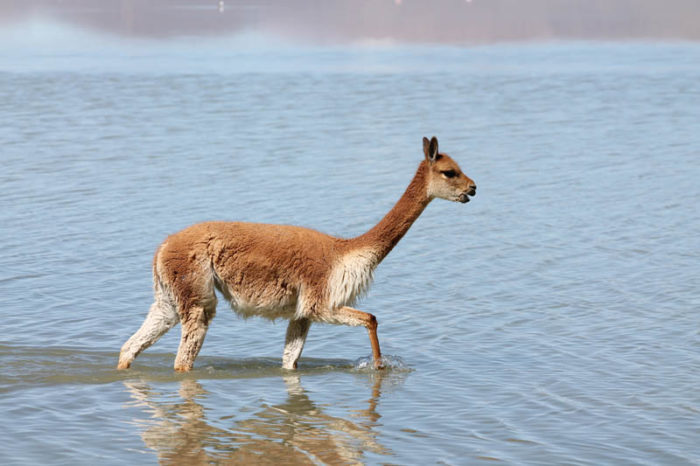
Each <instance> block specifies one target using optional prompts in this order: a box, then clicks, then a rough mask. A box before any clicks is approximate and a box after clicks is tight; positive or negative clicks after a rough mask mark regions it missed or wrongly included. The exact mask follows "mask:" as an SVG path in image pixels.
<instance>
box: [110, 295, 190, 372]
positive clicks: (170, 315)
mask: <svg viewBox="0 0 700 466" xmlns="http://www.w3.org/2000/svg"><path fill="white" fill-rule="evenodd" d="M179 321H180V319H179V318H178V315H177V312H176V311H175V309H173V308H172V307H171V306H169V305H167V304H165V303H162V302H158V301H156V302H155V303H153V304H152V305H151V309H150V310H149V311H148V315H147V316H146V320H144V321H143V324H141V328H139V329H138V330H137V331H136V333H134V334H133V335H132V336H131V338H129V339H128V340H127V341H126V343H124V345H123V346H122V349H121V351H120V353H119V364H118V365H117V369H128V368H129V366H131V363H132V362H133V360H134V359H135V358H136V356H138V355H139V354H140V353H141V352H142V351H143V350H145V349H146V348H148V347H149V346H151V345H152V344H153V343H155V342H156V341H158V339H159V338H160V337H162V336H163V334H165V332H167V331H168V330H170V329H171V328H173V327H174V326H175V325H176V324H177V323H178V322H179Z"/></svg>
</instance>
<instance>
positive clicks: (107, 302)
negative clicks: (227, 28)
mask: <svg viewBox="0 0 700 466" xmlns="http://www.w3.org/2000/svg"><path fill="white" fill-rule="evenodd" d="M36 27H37V28H39V29H40V31H43V32H42V34H46V36H47V37H48V38H49V39H50V38H51V37H53V36H52V34H56V33H55V29H56V28H58V29H59V30H60V32H61V33H60V34H58V35H57V36H56V37H62V38H66V37H67V38H68V39H66V40H64V41H63V42H61V41H51V40H48V39H46V38H43V37H44V36H42V35H41V34H38V35H37V37H39V39H37V40H36V41H35V42H31V43H28V44H27V43H24V42H21V41H19V42H18V39H17V34H16V33H7V34H5V35H0V38H1V39H3V41H2V46H1V47H0V48H1V49H2V52H3V53H2V54H0V57H2V58H0V102H1V103H2V107H1V108H2V110H1V111H0V142H1V143H2V144H1V146H0V147H1V148H0V157H1V160H2V170H1V171H0V246H1V247H2V251H3V252H2V254H1V255H0V313H2V322H3V326H2V329H3V332H2V339H1V340H0V365H1V367H2V375H0V393H2V396H1V397H0V410H2V411H3V412H4V413H5V416H4V419H5V422H4V423H3V425H2V432H3V438H4V439H6V440H7V439H10V440H11V441H5V442H3V443H2V446H0V461H1V462H2V463H3V464H27V463H51V464H63V463H70V464H76V463H77V464H95V463H97V462H99V463H100V464H116V463H119V464H123V463H138V464H153V463H157V462H162V463H166V464H167V463H183V462H185V461H187V462H190V463H193V464H198V463H206V462H244V461H246V462H249V461H256V462H279V461H284V462H286V463H319V462H320V463H332V464H334V463H357V462H365V463H403V464H406V463H414V464H415V463H443V464H464V463H468V464H476V463H479V462H489V463H491V462H502V463H506V464H543V463H546V464H553V463H559V464H561V463H566V464H602V463H636V464H697V463H699V462H700V448H699V447H698V446H697V439H698V434H700V394H699V392H698V390H697V387H698V386H700V375H699V374H700V372H699V371H698V370H697V369H698V366H699V365H700V356H699V355H700V336H699V332H698V318H697V316H698V309H700V266H699V265H698V259H699V254H700V252H699V251H700V210H699V209H698V207H697V206H698V202H699V201H700V187H699V186H700V185H699V184H698V179H699V175H700V131H698V122H699V121H700V46H698V45H694V44H634V45H630V44H580V43H561V44H550V45H545V44H542V45H527V46H515V45H500V46H489V47H464V48H460V47H408V46H405V47H404V46H396V47H383V48H372V47H354V46H347V47H334V48H313V47H290V46H287V47H275V46H274V44H272V45H270V44H268V45H266V46H265V47H263V48H260V49H256V50H252V51H251V50H250V48H249V43H248V42H246V41H245V40H243V41H242V42H241V41H240V40H239V39H236V40H234V39H231V40H228V39H227V40H224V39H221V40H220V41H217V40H215V39H209V40H207V41H204V42H203V43H200V44H198V46H194V45H193V44H192V43H191V41H185V40H181V41H180V40H177V39H173V40H170V41H125V40H119V39H116V38H105V37H97V36H93V35H91V34H89V33H85V32H80V31H73V30H64V29H61V28H63V27H60V28H59V27H58V26H51V27H47V26H46V25H44V26H41V25H40V26H36ZM41 28H45V30H44V29H41ZM52 31H53V32H52ZM42 41H43V42H42ZM433 134H435V135H437V136H438V137H439V139H440V144H441V149H442V150H444V151H445V152H447V153H449V154H451V155H452V156H453V157H454V158H455V159H456V160H457V161H459V162H460V164H461V166H462V168H463V169H464V171H465V172H466V173H467V174H468V175H469V176H470V177H472V178H473V179H475V181H476V182H477V184H478V186H479V194H478V196H476V197H475V198H474V200H473V201H472V202H471V203H469V204H467V205H461V204H452V203H448V202H444V201H435V202H434V203H433V204H431V205H430V206H429V208H428V209H427V211H426V212H425V213H424V214H423V215H422V217H421V218H420V219H419V220H418V221H417V222H416V224H415V225H414V226H413V228H412V229H411V231H409V233H408V234H407V236H406V237H405V238H404V239H403V240H402V242H401V243H399V245H398V246H397V248H396V249H395V250H394V251H393V252H392V253H391V254H390V255H389V256H388V258H387V259H386V260H385V262H384V263H383V264H382V265H381V266H380V267H379V268H378V269H377V274H376V280H375V284H374V286H373V288H372V290H371V291H370V293H369V295H368V296H367V297H366V298H365V299H364V300H363V302H362V303H360V305H359V306H358V307H360V308H361V309H364V310H366V311H368V312H372V313H374V314H376V315H377V317H378V320H379V323H380V327H379V337H380V342H381V344H382V349H383V351H384V352H385V353H386V354H387V355H389V358H390V361H391V362H392V364H391V367H390V369H389V370H387V371H385V372H380V373H378V372H375V371H372V370H368V369H366V368H364V369H363V368H362V367H363V360H362V359H361V358H363V357H366V356H367V355H368V354H369V353H370V347H369V341H368V339H367V336H366V332H365V331H364V330H362V329H357V328H347V327H333V326H328V325H314V326H313V327H312V329H311V332H310V335H309V339H308V342H307V345H306V348H305V350H304V354H303V356H302V360H301V362H300V370H299V371H298V373H297V374H290V373H287V372H284V371H282V370H281V369H280V368H279V365H280V363H281V351H282V344H283V339H284V331H285V325H284V322H281V321H280V322H277V323H270V322H267V321H263V320H258V319H249V320H242V319H238V318H237V317H235V315H233V314H232V313H231V312H230V311H229V310H228V309H227V308H226V306H225V305H224V303H223V302H220V304H219V310H218V315H217V317H216V319H215V320H214V321H213V323H212V326H211V328H210V330H209V333H208V336H207V340H206V342H205V345H204V348H203V350H202V353H201V355H200V357H199V358H198V359H197V362H196V369H195V370H194V371H193V372H192V373H190V374H186V375H181V374H175V373H173V371H172V363H173V358H174V352H175V350H176V348H177V343H178V338H179V332H178V330H177V329H175V330H174V331H172V332H170V333H169V334H167V335H166V336H165V337H163V338H162V339H161V340H160V341H159V342H158V343H157V344H156V345H155V346H154V347H152V348H150V349H149V350H147V351H146V352H145V353H144V354H142V355H141V356H140V357H139V358H138V359H137V360H136V362H135V363H134V367H133V369H131V370H129V371H122V372H119V371H116V370H115V365H116V358H117V354H118V350H119V347H120V346H121V344H122V343H123V342H124V341H125V340H126V339H127V338H128V337H129V336H130V335H131V333H133V332H134V331H135V330H136V329H137V328H138V326H139V325H140V323H141V321H142V319H143V317H144V316H145V312H146V311H147V309H148V306H149V305H150V300H151V283H150V280H151V278H150V261H151V257H152V254H153V251H154V250H155V248H156V246H157V245H158V244H159V243H160V241H162V240H163V239H164V237H165V236H166V235H168V234H170V233H172V232H175V231H177V230H179V229H181V228H183V227H185V226H187V225H189V224H191V223H194V222H198V221H203V220H211V219H222V220H248V221H260V222H275V223H290V224H299V225H304V226H308V227H313V228H317V229H320V230H322V231H325V232H328V233H332V234H338V235H341V236H352V235H356V234H359V233H361V232H363V231H365V230H366V229H368V228H369V227H370V226H371V225H373V224H374V223H375V222H377V221H378V220H379V219H380V218H381V217H382V215H383V214H384V213H385V212H386V211H388V210H389V209H390V208H391V206H392V205H393V203H394V202H395V201H396V200H397V199H398V197H399V196H400V194H401V193H402V192H403V189H404V188H405V186H406V185H407V184H408V181H409V180H410V178H411V176H412V175H413V172H414V170H415V167H416V166H417V163H418V162H419V161H420V159H421V157H422V155H421V142H420V141H421V137H422V136H424V135H427V136H430V135H433Z"/></svg>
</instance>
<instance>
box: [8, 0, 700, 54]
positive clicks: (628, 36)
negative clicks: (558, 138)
mask: <svg viewBox="0 0 700 466" xmlns="http://www.w3.org/2000/svg"><path fill="white" fill-rule="evenodd" d="M37 18H41V19H48V20H51V21H57V22H60V23H65V24H70V25H74V26H78V27H81V28H87V29H90V30H93V31H98V32H106V33H110V34H117V35H120V36H128V37H141V38H150V37H154V38H168V37H175V36H210V35H232V34H237V33H241V32H251V31H252V32H258V33H263V34H271V35H274V36H278V37H281V38H286V39H291V40H299V41H304V42H308V43H313V44H321V45H323V44H342V43H355V42H364V41H370V42H371V41H378V42H388V43H440V44H460V43H489V42H504V41H513V42H515V41H534V40H544V41H546V40H692V41H696V40H700V28H699V27H698V26H697V25H698V20H699V19H700V2H697V1H693V0H672V1H667V2H664V3H663V4H662V3H659V2H654V1H650V0H607V1H606V0H565V1H561V0H528V1H523V0H520V1H518V0H442V1H436V2H427V1H418V0H382V1H379V0H332V1H318V0H288V1H285V2H282V1H277V2H275V1H266V2H255V1H250V0H246V1H237V2H234V1H232V0H225V1H224V2H223V4H220V3H219V1H218V0H170V1H168V0H152V1H150V2H137V1H135V0H27V1H17V0H0V28H5V27H13V26H17V25H21V24H23V23H26V22H28V21H31V20H34V19H37Z"/></svg>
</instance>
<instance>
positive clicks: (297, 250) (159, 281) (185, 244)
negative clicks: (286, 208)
mask: <svg viewBox="0 0 700 466" xmlns="http://www.w3.org/2000/svg"><path fill="white" fill-rule="evenodd" d="M423 152H424V153H425V160H423V161H422V162H421V163H420V165H419V166H418V170H417V171H416V174H415V176H414V177H413V180H412V181H411V183H410V184H409V185H408V188H407V189H406V191H405V192H404V194H403V196H402V197H401V199H399V201H398V202H397V203H396V205H395V206H394V207H393V208H392V209H391V211H389V213H388V214H387V215H386V216H385V217H384V218H383V219H382V220H381V221H380V222H379V223H378V224H377V225H375V226H374V227H373V228H372V229H370V230H369V231H368V232H367V233H365V234H363V235H360V236H358V237H356V238H352V239H341V238H336V237H332V236H329V235H326V234H323V233H319V232H317V231H315V230H310V229H307V228H301V227H296V226H288V225H266V224H255V223H242V222H207V223H199V224H196V225H193V226H191V227H189V228H186V229H185V230H182V231H181V232H179V233H176V234H174V235H172V236H170V237H168V238H167V239H166V240H165V241H164V242H163V244H161V246H160V247H159V248H158V250H157V251H156V254H155V257H154V260H153V282H154V293H155V302H154V303H153V305H152V306H151V309H150V311H149V313H148V316H147V317H146V320H145V321H144V323H143V324H142V325H141V328H140V329H139V330H138V331H137V332H136V333H135V334H134V335H133V336H132V337H131V338H129V340H128V341H127V342H126V343H125V344H124V346H122V349H121V354H120V356H119V365H118V367H119V368H120V369H127V368H128V367H129V366H130V365H131V363H132V361H133V360H134V358H135V357H136V356H137V355H138V354H139V353H140V352H141V351H143V350H144V349H146V348H147V347H149V346H150V345H152V344H153V343H154V342H155V341H156V340H158V338H160V337H161V336H162V335H163V334H164V333H165V332H167V331H168V330H169V329H171V328H172V327H173V326H175V324H177V323H178V322H180V323H181V324H182V337H181V340H180V347H179V349H178V352H177V356H176V357H175V370H177V371H189V370H190V369H192V366H193V364H194V360H195V358H196V357H197V354H198V353H199V350H200V349H201V347H202V343H203V342H204V337H205V335H206V332H207V328H208V326H209V322H210V321H211V319H212V318H213V317H214V314H215V312H216V302H217V299H216V294H215V290H219V291H220V292H221V293H222V294H223V295H224V297H225V298H226V299H227V300H228V301H229V302H230V303H231V306H232V307H233V309H234V310H235V311H236V312H237V313H239V314H241V315H243V316H246V317H248V316H253V315H257V316H261V317H266V318H269V319H275V318H279V317H282V318H286V319H289V321H290V322H289V326H288V327H287V335H286V341H285V347H284V354H283V358H282V367H284V368H285V369H294V368H296V366H297V361H298V359H299V357H300V356H301V352H302V349H303V347H304V342H305V340H306V335H307V333H308V330H309V327H310V325H311V322H326V323H332V324H343V325H352V326H360V325H361V326H364V327H366V328H367V330H368V332H369V336H370V342H371V345H372V355H373V358H374V365H375V367H376V368H380V367H381V366H382V362H381V352H380V349H379V341H378V339H377V320H376V319H375V317H374V316H373V315H372V314H369V313H366V312H362V311H359V310H357V309H353V308H352V307H349V306H351V305H352V304H353V303H354V301H355V300H356V298H357V297H358V296H359V295H361V294H362V293H364V292H366V291H367V288H368V287H369V285H370V283H371V281H372V275H373V272H374V269H375V268H376V267H377V265H379V263H380V262H381V261H382V259H384V257H386V255H387V254H389V252H390V251H391V250H392V249H393V247H394V246H395V245H396V243H398V241H399V240H400V239H401V238H402V237H403V236H404V234H406V232H407V231H408V229H409V228H410V226H411V225H412V224H413V222H414V221H415V220H416V219H417V218H418V216H419V215H420V214H421V213H422V212H423V210H424V209H425V208H426V207H427V205H428V204H429V203H430V201H431V200H432V199H434V198H441V199H447V200H451V201H458V202H462V203H465V202H468V201H469V196H473V195H475V194H476V185H475V184H474V182H473V181H472V180H471V179H470V178H469V177H467V176H466V175H465V174H464V173H462V171H461V170H460V168H459V166H458V165H457V163H456V162H455V161H454V160H452V159H451V158H450V157H449V156H447V155H446V154H441V153H439V152H438V141H437V139H436V138H435V137H433V138H432V139H431V140H430V141H429V140H428V139H427V138H423Z"/></svg>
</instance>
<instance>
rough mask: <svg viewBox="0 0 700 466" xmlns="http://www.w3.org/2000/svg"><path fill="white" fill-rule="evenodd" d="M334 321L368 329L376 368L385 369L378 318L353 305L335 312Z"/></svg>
mask: <svg viewBox="0 0 700 466" xmlns="http://www.w3.org/2000/svg"><path fill="white" fill-rule="evenodd" d="M332 322H333V323H338V324H343V325H352V326H360V325H362V326H363V327H365V328H366V329H367V333H368V334H369V342H370V344H371V345H372V358H373V359H374V368H375V369H383V368H384V366H383V365H382V352H381V350H380V349H379V338H377V318H376V317H374V316H373V315H372V314H370V313H369V312H362V311H358V310H357V309H353V308H351V307H348V306H345V307H341V308H340V309H338V310H337V311H335V313H334V314H333V319H332Z"/></svg>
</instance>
